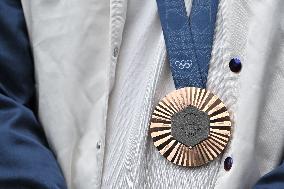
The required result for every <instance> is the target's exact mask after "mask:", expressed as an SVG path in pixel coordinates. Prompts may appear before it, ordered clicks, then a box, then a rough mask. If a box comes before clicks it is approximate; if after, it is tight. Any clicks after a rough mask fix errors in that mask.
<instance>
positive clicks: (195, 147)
mask: <svg viewBox="0 0 284 189" xmlns="http://www.w3.org/2000/svg"><path fill="white" fill-rule="evenodd" d="M231 125H232V124H231V121H230V115H229V112H228V110H227V108H226V107H225V105H224V103H223V102H222V101H221V100H220V99H219V98H218V97H217V96H216V95H214V94H213V93H211V92H209V91H207V90H205V89H201V88H196V87H185V88H182V89H178V90H175V91H173V92H171V93H169V94H168V95H166V96H165V97H164V98H163V99H162V100H161V101H160V102H159V103H158V105H157V106H156V107H155V110H154V112H153V114H152V118H151V123H150V134H151V137H152V138H153V142H154V145H155V146H156V148H157V149H158V151H159V152H160V153H161V154H162V155H163V156H164V157H165V158H166V159H167V160H169V161H171V162H173V163H174V164H177V165H180V166H187V167H196V166H201V165H204V164H206V163H208V162H210V161H212V160H214V159H215V158H216V157H217V156H218V155H220V154H221V153H222V152H223V150H224V149H225V147H226V145H227V143H228V141H229V138H230V135H231Z"/></svg>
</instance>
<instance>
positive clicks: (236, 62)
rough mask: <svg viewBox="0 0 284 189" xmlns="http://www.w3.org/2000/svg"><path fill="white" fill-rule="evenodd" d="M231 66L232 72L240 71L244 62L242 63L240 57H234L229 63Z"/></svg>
mask: <svg viewBox="0 0 284 189" xmlns="http://www.w3.org/2000/svg"><path fill="white" fill-rule="evenodd" d="M229 67H230V69H231V71H232V72H235V73H238V72H240V71H241V69H242V63H241V61H240V59H238V58H232V59H231V61H230V63H229Z"/></svg>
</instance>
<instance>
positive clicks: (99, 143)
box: [97, 141, 102, 150]
mask: <svg viewBox="0 0 284 189" xmlns="http://www.w3.org/2000/svg"><path fill="white" fill-rule="evenodd" d="M101 146H102V144H101V142H100V141H99V142H97V149H98V150H99V149H101Z"/></svg>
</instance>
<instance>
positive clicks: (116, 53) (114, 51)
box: [112, 47, 118, 58]
mask: <svg viewBox="0 0 284 189" xmlns="http://www.w3.org/2000/svg"><path fill="white" fill-rule="evenodd" d="M112 55H113V56H114V57H115V58H116V57H117V55H118V47H115V48H114V49H113V54H112Z"/></svg>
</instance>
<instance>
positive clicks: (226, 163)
mask: <svg viewBox="0 0 284 189" xmlns="http://www.w3.org/2000/svg"><path fill="white" fill-rule="evenodd" d="M232 165H233V158H231V157H227V158H226V159H225V161H224V169H225V170H226V171H229V170H230V169H231V168H232Z"/></svg>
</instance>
